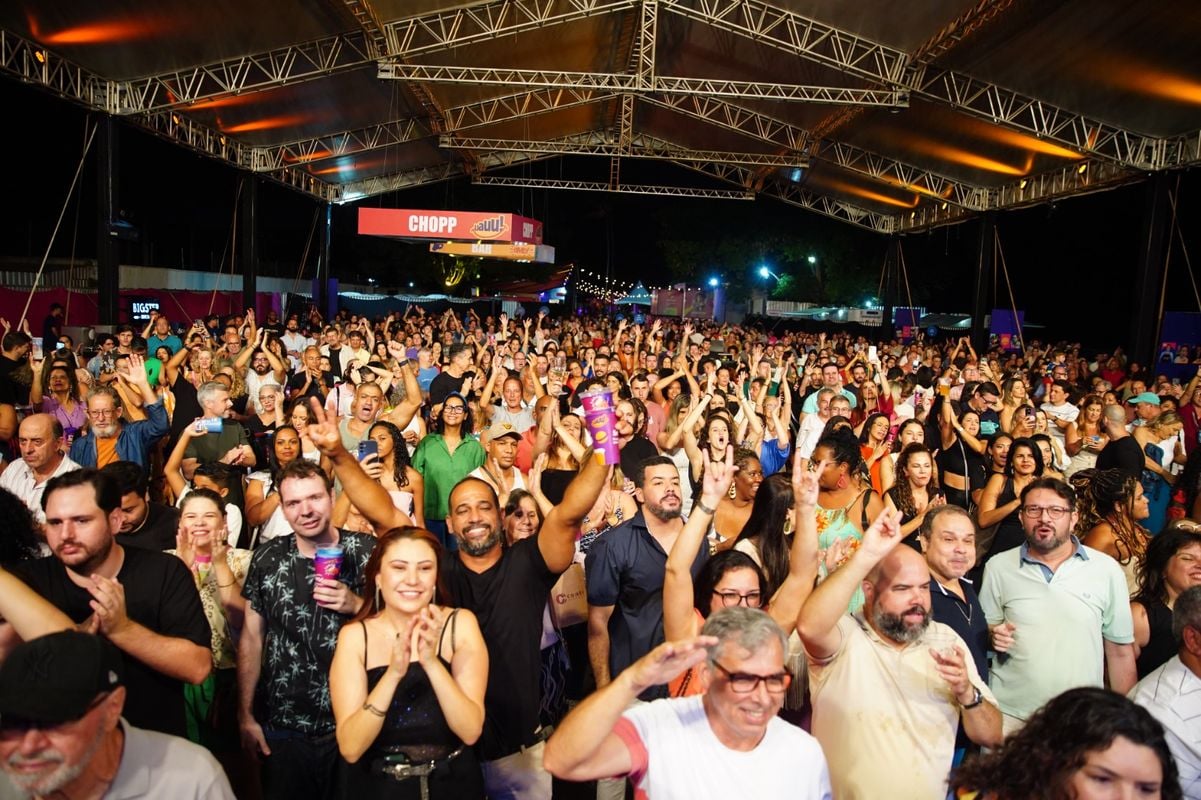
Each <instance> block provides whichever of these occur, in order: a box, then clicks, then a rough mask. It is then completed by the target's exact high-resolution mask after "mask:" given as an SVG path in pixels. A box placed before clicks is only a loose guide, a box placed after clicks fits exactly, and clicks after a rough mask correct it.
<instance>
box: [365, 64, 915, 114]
mask: <svg viewBox="0 0 1201 800" xmlns="http://www.w3.org/2000/svg"><path fill="white" fill-rule="evenodd" d="M377 75H378V76H379V77H380V78H381V79H383V80H396V81H418V82H421V83H469V84H486V85H492V86H525V87H528V88H562V89H603V90H607V91H611V92H623V93H637V92H643V91H651V92H659V93H661V94H692V95H700V96H703V97H730V98H742V99H748V100H786V101H798V102H805V103H830V104H837V105H847V104H857V105H868V106H883V107H887V108H896V107H904V106H907V105H908V104H909V101H908V98H907V97H906V93H905V92H901V91H898V90H895V89H852V88H842V87H838V86H801V85H798V84H787V83H783V84H781V83H764V82H757V81H727V80H720V79H717V78H683V77H676V76H670V75H655V76H653V78H652V79H651V84H650V88H649V89H645V90H643V89H640V88H639V80H640V78H639V76H638V75H631V74H628V73H624V72H567V71H561V70H540V69H510V68H508V67H460V66H454V65H449V64H442V65H438V64H401V63H398V62H395V61H391V60H383V61H381V62H380V64H379V70H378V72H377Z"/></svg>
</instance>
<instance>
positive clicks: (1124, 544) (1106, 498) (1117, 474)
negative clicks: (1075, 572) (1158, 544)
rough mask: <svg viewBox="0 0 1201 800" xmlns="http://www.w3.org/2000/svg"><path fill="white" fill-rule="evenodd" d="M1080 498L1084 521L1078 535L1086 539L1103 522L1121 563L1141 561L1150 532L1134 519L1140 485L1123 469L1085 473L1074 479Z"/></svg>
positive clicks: (1097, 470) (1095, 470)
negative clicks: (1136, 496)
mask: <svg viewBox="0 0 1201 800" xmlns="http://www.w3.org/2000/svg"><path fill="white" fill-rule="evenodd" d="M1071 483H1072V487H1073V488H1074V489H1075V490H1076V496H1077V497H1078V498H1079V501H1080V502H1079V506H1078V510H1079V514H1080V518H1079V520H1078V521H1077V522H1076V531H1075V533H1076V535H1077V536H1078V537H1080V538H1083V537H1084V535H1085V534H1087V533H1088V532H1089V531H1090V530H1092V529H1093V528H1095V527H1097V526H1098V525H1100V524H1101V523H1102V522H1105V523H1108V524H1109V527H1110V528H1112V529H1113V535H1114V540H1115V542H1114V544H1115V546H1116V547H1117V551H1118V563H1119V564H1122V565H1126V564H1129V563H1130V561H1131V560H1132V559H1135V558H1138V559H1141V558H1142V557H1143V556H1144V554H1145V553H1146V550H1147V530H1146V529H1145V528H1143V526H1141V525H1139V524H1138V523H1137V522H1136V521H1135V519H1134V495H1135V487H1136V486H1138V481H1137V480H1135V479H1134V477H1133V476H1131V475H1127V474H1126V473H1124V472H1122V470H1120V469H1082V470H1080V471H1079V472H1077V473H1075V474H1074V475H1072V479H1071Z"/></svg>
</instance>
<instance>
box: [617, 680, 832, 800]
mask: <svg viewBox="0 0 1201 800" xmlns="http://www.w3.org/2000/svg"><path fill="white" fill-rule="evenodd" d="M703 700H704V697H703V695H694V696H692V697H682V698H674V699H669V700H667V699H665V700H655V701H654V702H651V703H642V704H638V705H636V706H635V707H633V708H631V709H629V710H627V711H626V712H625V713H624V714H622V717H621V719H620V720H618V722H617V725H616V726H615V727H614V728H613V732H614V733H616V734H617V735H618V737H620V738H621V740H622V741H623V742H624V743H625V745H626V747H627V748H628V749H629V751H630V757H631V760H632V761H633V764H634V769H633V771H632V772H631V773H630V781H631V782H632V783H633V784H634V787H635V790H636V791H635V794H636V795H637V796H639V797H646V798H649V800H674V799H675V798H679V800H695V798H698V797H721V798H770V797H787V798H790V800H830V798H832V797H833V793H832V791H831V789H830V772H829V770H828V769H827V767H826V757H825V756H824V755H823V754H822V750H821V747H820V746H819V745H818V743H817V740H816V739H814V738H813V737H812V736H810V735H809V734H807V733H805V732H804V731H803V730H801V729H800V728H798V727H795V726H793V725H789V724H788V723H787V722H785V721H784V720H782V719H780V718H779V717H772V719H771V721H770V722H768V723H767V733H766V734H764V736H763V739H762V740H761V741H760V742H759V744H758V746H756V747H755V749H754V750H750V751H747V752H741V751H738V750H731V749H730V748H728V747H726V746H725V745H724V744H722V743H721V741H720V740H718V738H717V736H716V735H715V734H714V733H713V729H712V727H710V725H709V719H708V717H707V716H706V715H705V708H704V703H703Z"/></svg>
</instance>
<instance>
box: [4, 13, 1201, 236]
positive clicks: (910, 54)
mask: <svg viewBox="0 0 1201 800" xmlns="http://www.w3.org/2000/svg"><path fill="white" fill-rule="evenodd" d="M0 34H2V37H3V38H2V45H3V47H2V57H0V72H3V73H4V74H7V75H8V76H10V77H13V78H16V79H19V80H22V81H27V82H30V83H33V84H36V85H39V86H42V87H44V88H46V89H48V90H49V91H52V92H55V93H57V94H59V95H61V96H63V97H65V98H68V99H70V100H74V101H76V102H79V103H82V104H84V105H86V106H88V107H91V108H94V109H98V110H102V111H105V112H108V113H112V114H116V115H119V116H121V117H124V118H126V119H128V120H131V121H133V122H134V123H136V124H138V125H141V126H143V127H144V128H146V129H148V130H150V131H153V132H155V133H157V134H158V135H160V136H163V137H166V138H168V139H171V140H173V141H176V142H178V143H180V144H181V145H184V146H186V147H189V148H192V149H193V150H196V151H199V152H202V153H204V154H207V155H209V156H212V157H214V158H218V159H223V160H225V161H228V162H230V163H232V164H235V165H237V166H238V167H241V168H243V169H246V170H251V171H253V172H255V173H257V174H259V175H262V176H264V177H266V178H269V179H271V180H275V181H279V182H281V183H284V184H286V185H289V186H292V187H294V188H295V189H297V190H298V191H301V192H305V193H308V194H311V195H313V196H315V197H318V198H321V199H324V200H329V201H334V202H347V201H353V200H356V199H359V198H363V197H369V196H372V195H378V194H382V193H386V192H391V191H394V190H398V189H404V188H406V187H413V186H419V185H423V184H428V183H432V182H437V181H443V180H447V179H450V178H456V177H468V178H470V179H471V180H472V181H474V182H476V183H482V184H494V185H508V186H522V187H532V188H548V189H564V190H567V189H585V190H588V189H591V190H603V191H622V192H639V193H649V194H657V195H664V196H674V197H695V196H702V197H727V198H734V199H740V198H753V197H757V196H766V197H771V198H775V199H777V200H780V201H783V202H785V203H790V204H793V205H795V206H799V207H801V208H805V209H809V210H811V211H813V212H816V213H819V214H824V215H827V216H830V217H834V218H836V219H839V220H841V221H843V222H846V223H850V224H854V225H859V226H863V227H866V228H869V229H871V230H874V231H878V232H882V233H899V232H904V231H908V230H918V229H922V228H928V227H930V226H934V225H939V224H945V223H949V222H954V221H957V220H961V219H965V218H968V217H971V216H973V215H976V214H979V213H981V212H986V211H990V210H995V209H1005V208H1014V207H1020V206H1024V205H1029V204H1033V203H1039V202H1044V201H1047V200H1050V199H1053V198H1057V197H1064V196H1069V195H1074V194H1080V193H1085V192H1093V191H1097V190H1099V189H1104V188H1108V187H1112V186H1115V185H1119V184H1122V183H1125V182H1130V181H1134V180H1139V179H1141V178H1142V177H1143V176H1145V175H1146V174H1147V173H1148V172H1151V171H1158V170H1165V169H1173V168H1178V167H1183V166H1188V165H1192V164H1196V163H1198V162H1201V60H1199V59H1198V58H1197V57H1196V42H1197V41H1198V40H1199V39H1201V5H1198V4H1197V3H1187V2H1167V3H1122V2H1117V1H1116V0H1101V1H1100V2H1098V0H1061V2H1056V3H1052V4H1048V3H1040V2H1034V0H927V2H922V3H901V2H896V0H859V1H858V2H850V3H848V2H845V1H844V0H809V2H804V3H802V2H800V0H466V2H464V0H314V2H306V3H296V2H291V0H259V2H254V3H245V2H235V0H210V2H206V3H194V2H190V0H158V1H157V2H155V3H153V4H151V5H147V4H146V3H144V2H138V1H137V0H110V1H109V2H104V3H95V2H87V1H85V0H12V1H11V2H7V3H4V4H0ZM565 154H580V155H587V156H594V157H595V160H596V162H597V164H598V167H597V170H596V172H597V173H599V176H600V177H599V179H598V175H596V174H588V175H585V174H582V173H581V174H570V171H567V170H564V169H563V168H562V166H561V165H558V164H555V165H542V164H537V163H535V162H541V161H545V160H548V159H554V158H556V157H557V156H561V155H565ZM18 157H19V156H18ZM647 159H653V160H657V161H659V162H665V163H668V164H671V165H672V166H671V167H669V168H667V169H662V168H660V169H658V170H654V171H646V170H644V169H642V166H641V165H643V164H645V162H646V160H647ZM574 163H575V162H573V164H574ZM585 163H588V162H585ZM565 172H566V173H567V174H565ZM651 172H653V174H652V177H651V179H650V180H647V179H645V176H646V175H648V174H651Z"/></svg>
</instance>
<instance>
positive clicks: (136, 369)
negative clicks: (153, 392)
mask: <svg viewBox="0 0 1201 800" xmlns="http://www.w3.org/2000/svg"><path fill="white" fill-rule="evenodd" d="M128 380H129V382H130V383H132V384H133V385H134V386H137V387H139V388H140V387H142V386H145V387H147V388H149V386H150V380H149V379H148V378H147V377H146V359H144V358H142V357H141V356H140V355H138V354H137V353H130V354H129V375H128Z"/></svg>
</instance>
